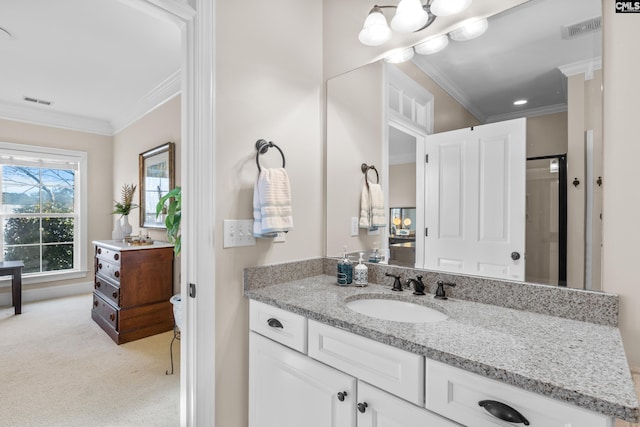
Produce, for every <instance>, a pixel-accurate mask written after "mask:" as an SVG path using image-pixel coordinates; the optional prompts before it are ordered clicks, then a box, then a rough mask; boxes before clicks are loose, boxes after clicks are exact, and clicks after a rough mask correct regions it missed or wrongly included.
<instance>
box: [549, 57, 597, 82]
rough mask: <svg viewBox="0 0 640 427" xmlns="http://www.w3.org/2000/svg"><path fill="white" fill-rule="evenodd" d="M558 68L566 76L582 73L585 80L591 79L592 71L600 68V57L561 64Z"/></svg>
mask: <svg viewBox="0 0 640 427" xmlns="http://www.w3.org/2000/svg"><path fill="white" fill-rule="evenodd" d="M558 69H559V70H560V71H562V74H564V75H565V76H567V77H571V76H575V75H576V74H584V79H585V80H591V79H593V72H594V71H596V70H601V69H602V57H601V56H598V57H596V58H592V59H586V60H584V61H578V62H573V63H571V64H567V65H562V66H560V67H558Z"/></svg>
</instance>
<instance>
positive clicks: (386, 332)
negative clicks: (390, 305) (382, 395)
mask: <svg viewBox="0 0 640 427" xmlns="http://www.w3.org/2000/svg"><path fill="white" fill-rule="evenodd" d="M245 295H246V296H247V297H249V298H251V299H255V300H257V301H261V302H264V303H267V304H271V305H274V306H276V307H280V308H283V309H285V310H289V311H292V312H295V313H298V314H301V315H303V316H306V317H308V318H309V319H314V320H317V321H320V322H322V323H325V324H328V325H332V326H335V327H338V328H341V329H345V330H347V331H351V332H354V333H356V334H359V335H362V336H365V337H368V338H371V339H374V340H376V341H379V342H382V343H386V344H389V345H392V346H394V347H398V348H401V349H404V350H407V351H410V352H412V353H416V354H420V355H423V356H426V357H428V358H430V359H433V360H437V361H441V362H444V363H447V364H449V365H452V366H455V367H459V368H462V369H465V370H467V371H471V372H475V373H478V374H480V375H483V376H486V377H488V378H493V379H497V380H500V381H503V382H505V383H508V384H512V385H515V386H518V387H521V388H523V389H526V390H529V391H532V392H535V393H539V394H543V395H546V396H549V397H552V398H555V399H558V400H561V401H564V402H569V403H572V404H574V405H577V406H581V407H583V408H587V409H590V410H593V411H596V412H599V413H602V414H605V415H608V416H612V417H616V418H621V419H624V420H627V421H630V422H638V420H640V409H639V408H638V401H637V398H636V395H635V390H634V387H633V382H632V379H631V374H630V372H629V367H628V365H627V361H626V357H625V353H624V349H623V346H622V339H621V337H620V333H619V331H618V329H617V328H616V327H613V326H606V325H598V324H593V323H586V322H581V321H577V320H570V319H564V318H560V317H554V316H549V315H544V314H537V313H531V312H526V311H520V310H514V309H510V308H504V307H499V306H494V305H487V304H481V303H476V302H471V301H465V300H460V299H453V298H449V299H448V300H446V301H441V300H436V299H434V298H433V296H432V295H427V296H414V295H413V294H412V292H411V291H408V290H406V291H405V292H402V293H399V292H392V291H391V290H390V287H389V286H380V285H375V284H369V286H367V287H365V288H356V287H339V286H336V285H335V277H333V276H329V275H318V276H313V277H309V278H304V279H300V280H293V281H290V282H286V283H280V284H273V285H269V286H265V287H260V288H257V289H247V290H245ZM372 296H375V297H383V298H389V299H401V300H405V301H410V302H414V303H419V304H423V305H427V306H429V307H431V308H435V309H438V310H440V311H442V312H444V313H445V314H447V315H448V316H449V317H448V319H446V320H444V321H441V322H435V323H420V324H416V323H401V322H392V321H385V320H380V319H376V318H372V317H368V316H365V315H362V314H358V313H356V312H354V311H352V310H350V309H349V308H347V307H346V305H345V300H347V301H348V300H352V299H359V298H367V297H372Z"/></svg>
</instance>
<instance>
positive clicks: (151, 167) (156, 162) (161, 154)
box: [138, 142, 175, 228]
mask: <svg viewBox="0 0 640 427" xmlns="http://www.w3.org/2000/svg"><path fill="white" fill-rule="evenodd" d="M174 162H175V144H174V143H173V142H167V143H166V144H163V145H160V146H158V147H155V148H152V149H151V150H148V151H145V152H144V153H141V154H140V156H139V167H138V169H139V173H140V227H144V228H166V227H165V225H164V215H163V213H161V214H160V215H159V216H158V217H156V205H157V204H158V200H160V198H161V197H162V196H164V195H165V194H167V193H168V192H169V191H170V190H172V189H173V187H174V186H175V177H174V175H175V172H174Z"/></svg>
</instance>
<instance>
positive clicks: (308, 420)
mask: <svg viewBox="0 0 640 427" xmlns="http://www.w3.org/2000/svg"><path fill="white" fill-rule="evenodd" d="M249 346H250V347H249V426H251V427H303V426H304V427H355V426H356V402H355V395H356V380H355V379H354V378H353V377H351V376H350V375H346V374H344V373H342V372H340V371H338V370H336V369H333V368H330V367H329V366H326V365H324V364H322V363H319V362H317V361H315V360H313V359H310V358H309V357H307V356H305V355H304V354H301V353H298V352H297V351H295V350H291V349H289V348H287V347H285V346H283V345H281V344H278V343H275V342H273V341H271V340H270V339H268V338H265V337H263V336H261V335H258V334H257V333H255V332H251V335H250V339H249ZM341 399H342V400H341Z"/></svg>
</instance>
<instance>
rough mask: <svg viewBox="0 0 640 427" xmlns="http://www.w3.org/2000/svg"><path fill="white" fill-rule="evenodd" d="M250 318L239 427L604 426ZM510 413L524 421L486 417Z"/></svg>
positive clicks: (304, 325) (335, 335)
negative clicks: (243, 424)
mask: <svg viewBox="0 0 640 427" xmlns="http://www.w3.org/2000/svg"><path fill="white" fill-rule="evenodd" d="M250 316H251V319H250V322H249V323H250V327H251V332H250V349H249V353H250V355H249V427H302V426H304V427H316V426H317V427H417V426H429V427H454V426H470V427H508V426H516V425H517V426H523V425H531V426H538V427H613V423H614V420H613V419H612V418H610V417H607V416H605V415H601V414H598V413H596V412H592V411H589V410H586V409H583V408H580V407H577V406H575V405H571V404H568V403H564V402H560V401H558V400H554V399H551V398H548V397H545V396H541V395H538V394H535V393H532V392H529V391H526V390H523V389H521V388H518V387H514V386H511V385H508V384H504V383H502V382H499V381H496V380H492V379H488V378H485V377H483V376H480V375H477V374H473V373H471V372H467V371H464V370H462V369H459V368H455V367H452V366H449V365H446V364H444V363H440V362H436V361H433V360H430V359H425V358H424V357H423V356H420V355H417V354H414V353H410V352H407V351H405V350H401V349H398V348H395V347H392V346H389V345H387V344H383V343H380V342H377V341H374V340H372V339H369V338H365V337H362V336H360V335H356V334H354V333H351V332H348V331H345V330H342V329H338V328H335V327H332V326H328V325H326V324H323V323H320V322H316V321H314V320H307V319H306V318H305V317H303V316H300V315H298V314H295V313H291V312H288V311H285V310H281V309H278V308H276V307H272V306H270V305H267V304H263V303H260V302H258V301H254V300H251V301H250ZM266 337H269V338H266ZM294 349H295V350H294ZM483 401H491V402H490V403H489V406H488V407H487V408H486V409H485V407H484V406H481V405H480V404H479V403H480V402H483ZM484 405H485V406H486V404H484ZM501 405H504V406H501ZM505 406H506V408H505ZM496 408H497V409H496ZM489 410H491V411H492V412H494V415H492V414H491V413H490V411H489ZM514 410H515V411H517V412H518V413H519V414H520V415H521V416H523V417H524V418H525V419H526V423H525V422H523V421H522V420H514V422H507V421H503V420H501V419H499V418H497V417H496V416H502V417H504V416H505V411H506V413H507V415H509V416H513V414H514V412H513V411H514ZM518 421H519V422H518ZM458 423H459V424H458Z"/></svg>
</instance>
